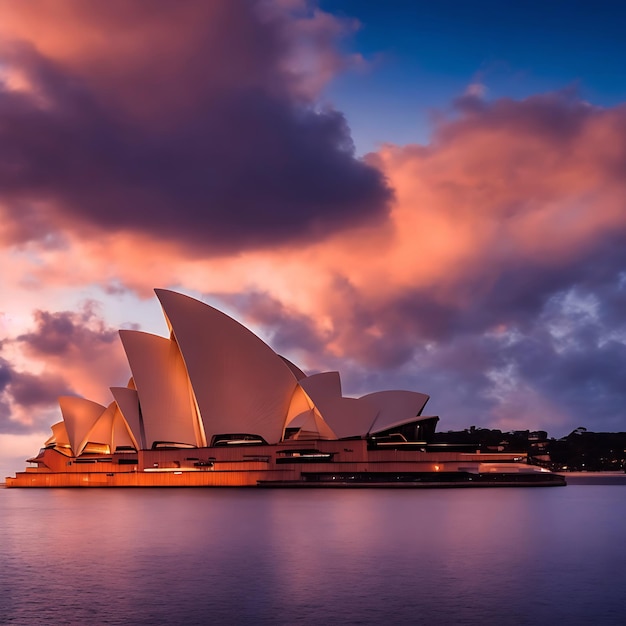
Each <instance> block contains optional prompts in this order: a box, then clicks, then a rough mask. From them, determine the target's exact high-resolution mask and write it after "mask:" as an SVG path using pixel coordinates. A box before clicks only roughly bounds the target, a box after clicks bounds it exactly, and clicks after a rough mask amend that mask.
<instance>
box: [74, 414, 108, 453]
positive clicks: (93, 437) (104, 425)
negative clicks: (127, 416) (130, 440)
mask: <svg viewBox="0 0 626 626" xmlns="http://www.w3.org/2000/svg"><path fill="white" fill-rule="evenodd" d="M115 406H116V405H115V403H114V402H113V403H111V404H110V405H109V406H108V407H107V408H106V409H105V410H104V411H103V412H102V413H101V414H100V417H98V419H97V420H96V421H95V422H94V424H93V426H92V427H91V428H90V429H89V432H88V433H87V434H86V435H85V436H84V437H83V439H82V441H81V442H80V443H79V444H78V449H77V450H74V452H75V453H76V456H78V455H80V454H82V452H83V450H84V449H85V447H86V446H87V444H88V443H92V444H95V443H97V444H100V445H101V446H103V448H102V449H103V450H104V448H105V447H106V448H108V453H110V452H111V438H112V435H113V416H114V415H115Z"/></svg>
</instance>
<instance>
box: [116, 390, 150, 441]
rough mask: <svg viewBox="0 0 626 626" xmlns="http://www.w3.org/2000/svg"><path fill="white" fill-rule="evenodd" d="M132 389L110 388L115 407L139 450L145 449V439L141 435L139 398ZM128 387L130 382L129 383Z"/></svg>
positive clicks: (141, 424) (141, 423)
mask: <svg viewBox="0 0 626 626" xmlns="http://www.w3.org/2000/svg"><path fill="white" fill-rule="evenodd" d="M131 381H132V379H131ZM134 384H135V383H134V381H133V387H132V388H130V387H110V389H111V393H112V394H113V397H114V398H115V402H117V406H118V408H119V410H120V412H121V414H122V416H123V418H124V420H125V421H126V423H127V424H128V426H129V428H130V432H131V435H132V436H133V439H134V442H135V444H136V445H137V446H138V447H139V448H140V449H145V448H146V439H145V436H144V433H143V422H142V419H141V413H140V412H139V396H138V395H137V391H136V389H135V388H134ZM129 385H130V382H129ZM120 445H123V444H120Z"/></svg>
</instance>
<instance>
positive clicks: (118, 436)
mask: <svg viewBox="0 0 626 626" xmlns="http://www.w3.org/2000/svg"><path fill="white" fill-rule="evenodd" d="M117 448H134V449H135V450H139V442H138V441H137V440H136V439H135V437H134V436H133V432H132V430H131V429H130V426H129V425H128V422H127V421H126V420H125V419H124V415H123V414H122V412H121V411H120V408H119V406H118V405H117V402H116V403H115V414H114V415H113V431H112V436H111V451H112V452H115V450H116V449H117Z"/></svg>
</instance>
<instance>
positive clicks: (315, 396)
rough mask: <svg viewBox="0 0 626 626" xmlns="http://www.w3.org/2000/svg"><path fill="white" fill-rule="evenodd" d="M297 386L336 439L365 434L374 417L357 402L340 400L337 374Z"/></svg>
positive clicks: (316, 376)
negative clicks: (305, 394)
mask: <svg viewBox="0 0 626 626" xmlns="http://www.w3.org/2000/svg"><path fill="white" fill-rule="evenodd" d="M299 383H300V385H301V386H302V388H303V389H304V391H305V392H306V393H307V395H308V396H309V398H311V400H312V401H313V403H314V405H315V407H316V408H317V410H318V411H319V412H320V414H321V416H322V417H323V418H324V421H325V422H326V423H327V424H328V426H329V427H330V429H331V430H332V431H333V432H334V433H335V434H336V435H337V437H338V438H339V439H342V438H344V437H361V436H364V435H366V434H367V432H368V431H369V428H370V426H371V425H372V422H373V421H374V419H375V417H376V413H375V412H374V410H373V408H371V407H368V406H367V405H363V404H361V403H360V402H359V400H357V399H356V398H344V397H342V395H341V379H340V377H339V372H322V373H321V374H314V375H313V376H307V377H306V378H303V379H302V380H300V381H299Z"/></svg>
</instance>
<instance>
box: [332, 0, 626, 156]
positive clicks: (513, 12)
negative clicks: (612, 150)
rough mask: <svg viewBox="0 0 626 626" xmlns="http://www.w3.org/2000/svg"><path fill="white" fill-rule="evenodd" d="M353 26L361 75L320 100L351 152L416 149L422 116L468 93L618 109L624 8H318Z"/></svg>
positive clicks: (345, 4)
mask: <svg viewBox="0 0 626 626" xmlns="http://www.w3.org/2000/svg"><path fill="white" fill-rule="evenodd" d="M321 6H322V7H323V8H324V9H325V10H328V11H330V12H332V13H335V14H339V15H344V16H346V17H351V18H356V19H357V20H358V21H359V22H360V27H359V28H358V30H356V32H355V33H354V34H353V37H352V38H351V39H350V40H348V41H346V42H345V44H344V45H345V46H346V47H347V49H349V50H351V51H358V52H359V53H361V54H362V55H363V56H364V57H365V59H366V60H367V61H369V64H370V66H369V68H368V69H367V70H363V71H360V72H353V73H350V74H348V75H345V74H344V75H342V76H340V77H338V78H337V79H336V81H335V82H334V83H333V84H332V85H331V87H330V88H329V92H328V95H329V97H330V98H331V99H332V100H333V101H334V102H336V103H337V105H338V106H339V108H341V109H342V110H343V111H344V112H345V113H346V115H347V117H348V120H349V122H350V125H351V128H352V130H353V133H354V135H355V140H356V142H357V145H358V148H359V150H360V151H361V152H363V151H367V150H370V149H373V148H374V147H375V144H376V142H381V141H394V142H400V143H408V142H410V141H414V140H422V141H424V140H425V139H426V138H427V137H428V134H429V113H430V112H431V111H432V110H433V109H437V110H441V109H445V108H446V107H447V106H448V105H449V103H450V102H451V101H452V99H454V98H455V97H457V96H459V95H461V94H462V93H463V92H464V90H465V89H466V88H467V86H468V85H469V84H471V83H481V84H483V85H484V86H485V88H486V95H487V97H489V98H498V97H512V98H523V97H527V96H529V95H531V94H535V93H541V92H549V91H556V90H562V89H576V90H577V91H578V93H579V94H580V96H581V97H582V98H584V99H586V100H589V101H590V102H592V103H593V104H595V105H599V106H612V105H614V104H616V103H618V102H622V101H624V100H626V37H625V36H624V33H625V32H626V3H623V2H618V1H608V0H604V1H599V2H593V3H592V2H568V1H547V2H539V1H535V0H531V1H528V2H513V3H510V2H497V1H495V0H494V1H491V0H477V1H475V2H463V1H450V0H444V1H441V2H420V1H414V2H410V1H408V0H407V1H403V0H390V1H388V2H384V3H382V2H376V1H369V0H364V1H360V0H323V1H322V2H321Z"/></svg>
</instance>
